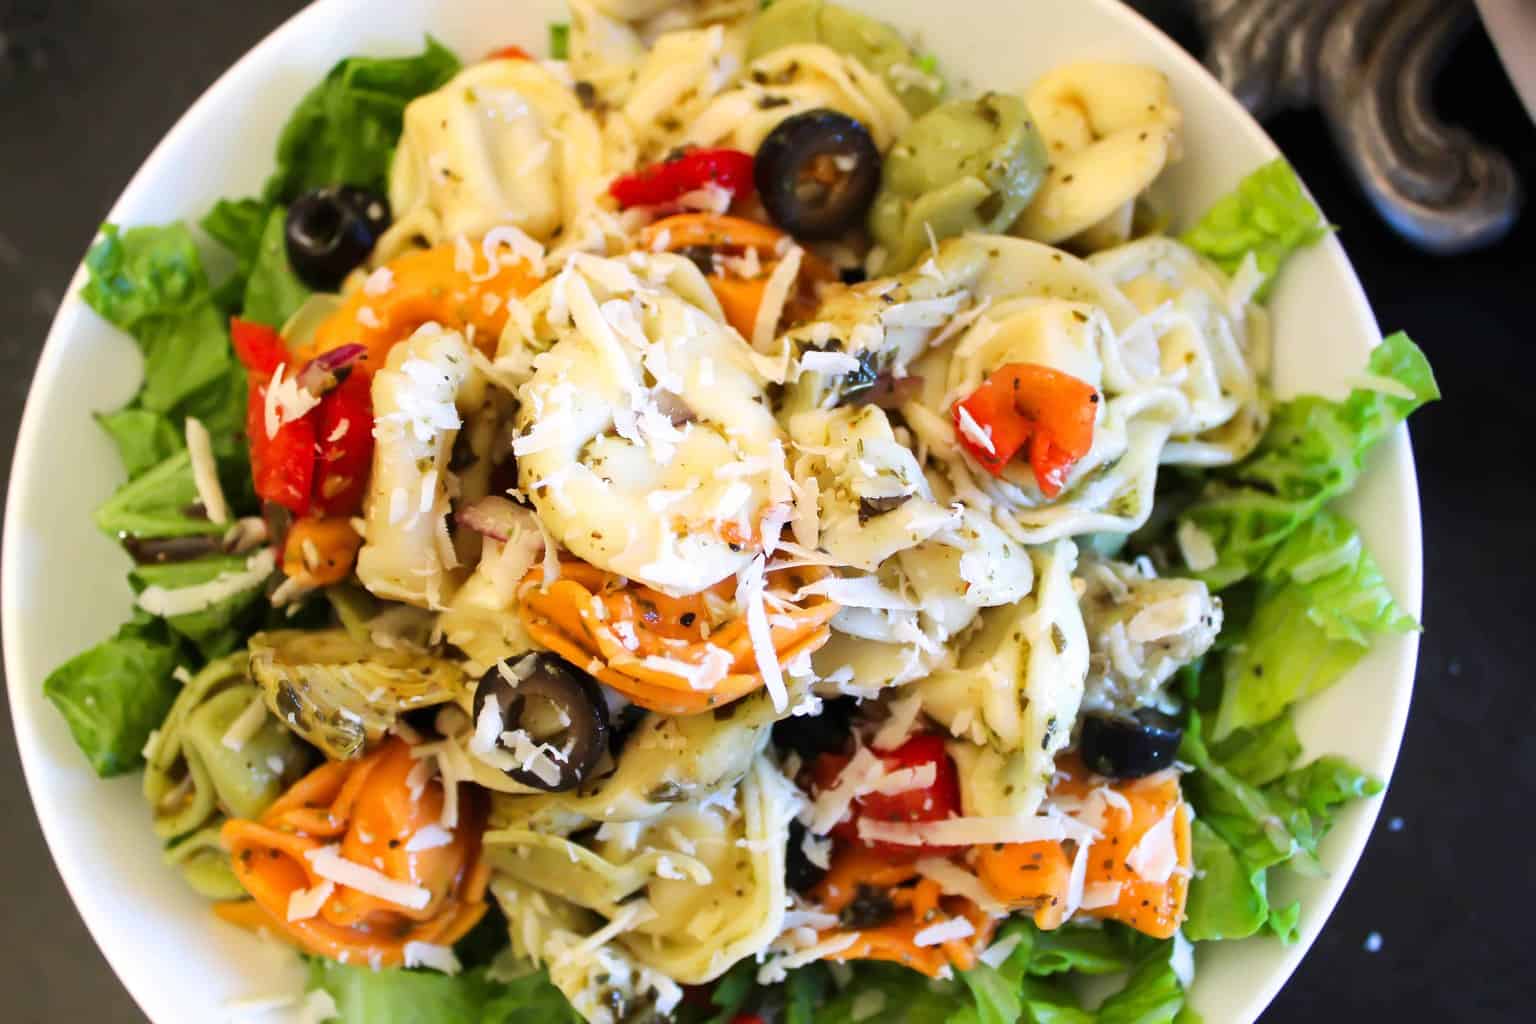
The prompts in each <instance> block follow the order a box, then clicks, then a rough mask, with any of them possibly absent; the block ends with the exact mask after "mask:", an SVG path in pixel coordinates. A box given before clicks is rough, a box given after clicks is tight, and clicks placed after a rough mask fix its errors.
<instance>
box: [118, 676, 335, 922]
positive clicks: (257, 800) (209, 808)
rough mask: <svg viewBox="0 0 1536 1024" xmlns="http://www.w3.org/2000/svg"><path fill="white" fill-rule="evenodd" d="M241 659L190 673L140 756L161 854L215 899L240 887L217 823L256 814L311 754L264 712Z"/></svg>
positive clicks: (233, 893)
mask: <svg viewBox="0 0 1536 1024" xmlns="http://www.w3.org/2000/svg"><path fill="white" fill-rule="evenodd" d="M245 661H246V656H245V654H244V652H240V653H237V654H232V655H229V656H228V657H225V658H220V659H219V660H217V661H213V662H210V663H209V664H208V665H207V666H206V667H204V668H203V669H202V671H200V672H199V673H198V674H197V675H196V676H194V677H193V678H192V679H191V680H190V681H189V682H188V683H187V684H186V685H185V686H184V687H183V689H182V691H181V693H180V694H178V695H177V697H176V701H175V703H174V704H172V705H171V710H170V713H169V714H167V715H166V718H165V721H164V722H162V723H161V724H160V728H159V729H157V730H156V732H155V734H154V737H153V739H152V740H151V742H150V746H149V750H148V751H147V753H146V757H145V760H146V765H145V769H144V798H145V799H146V800H147V801H148V802H149V805H150V807H151V809H152V810H153V812H154V827H155V833H156V835H158V836H160V837H161V838H162V839H166V840H168V841H169V845H168V847H167V851H166V859H167V860H168V861H170V862H171V863H173V864H176V865H177V866H178V867H179V868H181V870H182V873H183V875H184V876H185V877H186V879H187V881H188V883H189V884H191V885H192V887H193V888H195V889H196V890H197V891H198V892H201V893H203V894H204V895H208V896H211V897H213V898H216V899H233V898H236V897H238V896H240V895H242V893H243V890H242V889H241V888H240V884H239V883H238V882H237V881H235V877H234V873H233V872H232V871H230V869H229V855H228V854H227V853H225V852H224V850H223V849H222V847H220V846H219V844H218V837H217V831H218V830H217V826H218V824H219V823H220V822H222V820H223V818H224V817H225V816H232V817H238V818H254V817H258V816H259V815H260V814H261V812H262V811H264V810H266V809H267V807H268V806H269V805H270V804H271V803H272V801H274V800H276V799H277V797H278V795H279V794H280V793H281V792H282V791H283V787H284V786H285V785H287V784H288V783H290V782H292V781H293V780H294V779H295V778H297V777H298V776H299V775H300V774H301V773H302V771H303V770H304V768H305V767H306V766H307V765H308V763H309V760H310V755H309V753H308V752H307V751H306V749H305V747H304V745H303V744H302V743H300V742H299V741H298V739H297V738H296V737H295V736H293V735H292V734H291V733H289V732H288V731H286V730H285V729H284V728H283V727H282V726H281V725H280V724H279V723H278V721H277V720H276V719H274V718H272V717H271V716H270V715H268V713H267V709H266V708H265V707H264V706H263V702H262V693H261V690H260V689H259V688H257V687H256V686H255V685H253V684H252V683H251V681H250V677H249V675H247V673H246V668H245ZM237 723H239V724H237ZM247 723H254V725H248V724H247ZM205 833H208V834H205Z"/></svg>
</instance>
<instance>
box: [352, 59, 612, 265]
mask: <svg viewBox="0 0 1536 1024" xmlns="http://www.w3.org/2000/svg"><path fill="white" fill-rule="evenodd" d="M622 169H623V168H618V167H608V166H606V165H605V156H604V152H603V144H602V138H601V134H600V132H599V130H598V126H597V123H596V121H595V120H593V118H592V116H591V115H590V114H589V113H588V112H587V111H585V110H583V109H582V106H581V104H580V102H579V101H578V99H577V97H576V96H575V94H574V93H572V91H571V90H570V89H569V88H567V87H566V86H565V84H564V83H562V82H561V81H560V80H559V79H558V78H556V77H555V76H554V74H553V73H551V72H550V71H548V70H547V69H545V68H544V67H543V66H542V65H540V64H538V63H537V62H535V61H530V60H491V61H486V62H485V63H483V64H477V65H474V66H473V67H470V68H467V69H465V70H464V71H462V72H460V73H459V74H458V75H457V76H455V77H454V79H453V80H452V81H450V82H449V83H448V84H447V85H445V86H443V87H442V88H441V89H439V90H437V91H436V92H433V93H430V94H428V95H426V96H423V97H420V98H419V99H416V100H414V101H412V103H411V104H410V106H408V107H407V108H406V111H405V130H404V132H403V133H402V134H401V137H400V145H399V148H398V149H397V150H396V151H395V157H394V165H393V167H392V169H391V172H390V177H389V201H390V205H391V206H392V207H393V209H394V211H395V217H396V220H395V223H394V226H393V227H391V228H390V230H389V232H388V233H387V234H386V236H385V237H384V239H383V240H382V241H381V242H380V244H379V247H378V249H377V250H376V251H375V253H374V258H375V261H376V262H382V261H384V260H386V259H388V258H390V257H392V256H393V255H395V254H397V253H398V252H400V251H401V250H402V249H404V248H406V247H408V246H410V245H411V244H413V243H416V242H417V241H418V240H419V241H420V242H424V243H425V244H427V245H436V244H438V243H439V242H442V241H450V240H452V239H455V238H459V237H467V238H474V237H478V236H481V235H484V234H486V233H487V232H489V231H491V230H492V229H493V228H498V227H514V228H518V229H520V230H521V231H523V232H525V233H526V234H528V235H529V236H531V237H533V238H535V239H538V240H540V241H548V240H550V239H553V238H555V237H556V236H557V235H559V236H563V237H564V238H566V239H570V238H573V237H577V236H579V235H581V234H583V233H584V229H585V228H586V227H587V226H588V225H587V223H586V222H587V221H590V219H591V218H592V217H593V216H594V214H593V210H594V207H595V205H596V202H597V199H598V196H600V195H601V194H602V192H603V189H604V188H605V187H606V186H607V181H608V177H609V176H610V175H611V174H612V173H614V172H615V171H618V170H622Z"/></svg>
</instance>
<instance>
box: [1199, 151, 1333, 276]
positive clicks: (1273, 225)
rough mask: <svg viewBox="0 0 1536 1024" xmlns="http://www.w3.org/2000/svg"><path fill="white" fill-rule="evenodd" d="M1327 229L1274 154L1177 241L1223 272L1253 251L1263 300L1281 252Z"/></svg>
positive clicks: (1281, 260) (1281, 258) (1288, 169)
mask: <svg viewBox="0 0 1536 1024" xmlns="http://www.w3.org/2000/svg"><path fill="white" fill-rule="evenodd" d="M1329 230H1330V229H1329V226H1328V224H1327V222H1325V221H1324V220H1323V215H1322V214H1321V213H1319V212H1318V209H1317V207H1316V206H1314V205H1313V204H1312V200H1311V198H1310V197H1309V196H1308V195H1307V193H1306V190H1305V189H1303V188H1302V185H1301V179H1300V178H1298V177H1297V176H1296V172H1295V171H1293V170H1292V169H1291V166H1290V164H1288V163H1286V162H1285V160H1284V159H1279V158H1277V159H1275V160H1272V161H1270V162H1269V163H1267V164H1265V165H1264V166H1262V167H1260V168H1259V169H1258V170H1256V171H1254V172H1253V173H1252V174H1249V175H1248V176H1247V177H1246V178H1244V179H1243V180H1242V181H1241V182H1239V183H1238V186H1237V188H1236V189H1235V190H1234V191H1232V192H1231V193H1229V194H1228V195H1227V196H1225V197H1224V198H1222V199H1221V200H1219V201H1218V202H1217V203H1216V205H1215V206H1212V207H1211V208H1210V209H1209V210H1207V211H1206V212H1205V216H1203V217H1201V218H1200V220H1199V221H1198V222H1197V223H1196V224H1195V226H1194V227H1192V228H1190V229H1189V230H1188V231H1186V232H1184V235H1183V237H1182V238H1181V239H1180V240H1181V241H1182V242H1183V243H1184V244H1185V245H1187V246H1189V247H1190V248H1191V249H1194V250H1195V251H1196V252H1198V253H1199V254H1200V255H1202V256H1204V257H1205V258H1206V259H1208V260H1210V261H1211V262H1212V263H1215V264H1216V265H1217V266H1219V267H1221V269H1222V270H1224V271H1226V272H1227V273H1228V274H1233V273H1235V272H1236V271H1237V269H1238V267H1240V266H1241V265H1242V263H1243V260H1244V258H1245V257H1246V256H1247V255H1248V254H1249V253H1253V258H1254V262H1255V263H1256V264H1258V268H1259V270H1260V271H1261V272H1262V273H1263V274H1264V283H1263V285H1262V286H1261V287H1260V288H1259V291H1258V297H1259V298H1260V299H1263V298H1266V297H1267V296H1268V294H1269V289H1270V286H1271V285H1273V283H1274V280H1275V275H1276V274H1277V273H1278V272H1279V270H1280V265H1281V264H1282V263H1284V262H1285V260H1286V257H1288V256H1290V254H1291V253H1293V252H1295V251H1296V250H1297V249H1300V248H1302V247H1303V246H1307V245H1311V244H1312V243H1313V242H1316V241H1317V240H1318V239H1320V238H1322V237H1323V236H1324V235H1326V234H1327V233H1328V232H1329Z"/></svg>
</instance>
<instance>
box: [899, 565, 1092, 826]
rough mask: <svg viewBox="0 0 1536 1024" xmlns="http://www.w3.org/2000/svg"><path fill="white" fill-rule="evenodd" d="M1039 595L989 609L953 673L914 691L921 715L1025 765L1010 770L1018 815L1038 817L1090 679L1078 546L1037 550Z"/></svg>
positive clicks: (963, 645) (966, 641) (965, 640)
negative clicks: (1075, 577) (1075, 579)
mask: <svg viewBox="0 0 1536 1024" xmlns="http://www.w3.org/2000/svg"><path fill="white" fill-rule="evenodd" d="M1032 554H1033V557H1034V559H1035V568H1036V579H1035V590H1034V592H1033V593H1032V594H1031V595H1030V596H1029V597H1027V598H1025V599H1024V600H1022V601H1019V602H1018V603H1016V604H1012V605H1004V606H1002V607H999V608H995V609H992V610H990V611H986V612H983V613H982V614H981V618H980V620H979V622H978V623H977V626H976V627H975V630H974V631H973V632H971V633H969V634H967V635H966V636H964V637H963V638H962V643H961V646H960V650H959V654H958V656H957V658H956V661H955V664H954V666H953V667H950V668H944V669H940V670H939V671H936V672H934V673H933V674H932V675H930V676H929V677H928V678H926V679H924V680H923V681H922V682H920V683H918V684H917V685H916V690H917V693H919V694H920V695H921V697H922V702H923V704H922V706H923V710H924V711H925V712H926V713H927V714H928V715H929V716H930V717H932V718H934V719H936V720H937V721H939V722H941V723H943V725H944V726H945V727H946V728H947V729H949V731H950V732H951V733H953V734H954V735H956V736H957V737H968V738H970V739H972V740H973V741H975V742H977V743H978V744H980V745H986V746H990V747H991V748H992V749H994V750H996V751H997V752H999V753H1000V754H1005V755H1012V754H1016V755H1019V756H1020V757H1022V758H1024V761H1023V763H1022V764H1016V765H1014V766H1013V767H1012V769H1011V770H1010V777H1011V778H1012V784H1013V788H1014V794H1013V799H1014V800H1015V801H1016V807H1017V808H1018V810H1017V812H1016V813H1030V814H1032V813H1034V810H1035V808H1036V806H1037V805H1038V804H1039V802H1040V800H1041V799H1043V797H1044V795H1045V787H1046V784H1047V783H1048V782H1049V781H1050V777H1051V772H1052V771H1053V770H1054V765H1055V759H1056V754H1057V752H1058V751H1060V750H1061V749H1062V748H1064V747H1065V746H1066V745H1067V742H1068V740H1069V739H1070V738H1071V734H1072V723H1073V722H1074V721H1075V720H1076V718H1077V711H1078V707H1079V705H1080V704H1081V702H1082V697H1083V683H1084V679H1085V677H1086V675H1087V672H1088V638H1087V635H1086V633H1085V631H1084V627H1083V616H1082V612H1081V611H1080V610H1079V608H1078V604H1077V595H1076V592H1075V591H1074V589H1073V585H1072V572H1073V569H1074V568H1075V567H1076V563H1077V548H1076V546H1075V545H1074V544H1073V543H1072V542H1071V541H1069V540H1059V541H1056V542H1055V543H1053V544H1050V545H1047V546H1044V547H1041V548H1037V549H1035V550H1034V552H1033V553H1032Z"/></svg>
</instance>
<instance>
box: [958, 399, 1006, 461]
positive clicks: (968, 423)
mask: <svg viewBox="0 0 1536 1024" xmlns="http://www.w3.org/2000/svg"><path fill="white" fill-rule="evenodd" d="M955 416H956V417H957V418H958V420H959V423H960V433H962V434H964V435H965V436H966V437H967V438H968V439H970V441H971V443H972V444H974V445H976V446H977V447H978V448H980V449H982V450H983V451H985V452H986V453H987V454H988V455H996V454H997V447H996V446H995V445H994V444H993V443H992V428H991V427H983V426H982V425H981V424H980V423H977V422H976V418H975V417H974V416H972V415H971V412H970V410H969V409H967V408H966V407H965V406H963V405H956V406H955Z"/></svg>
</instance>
